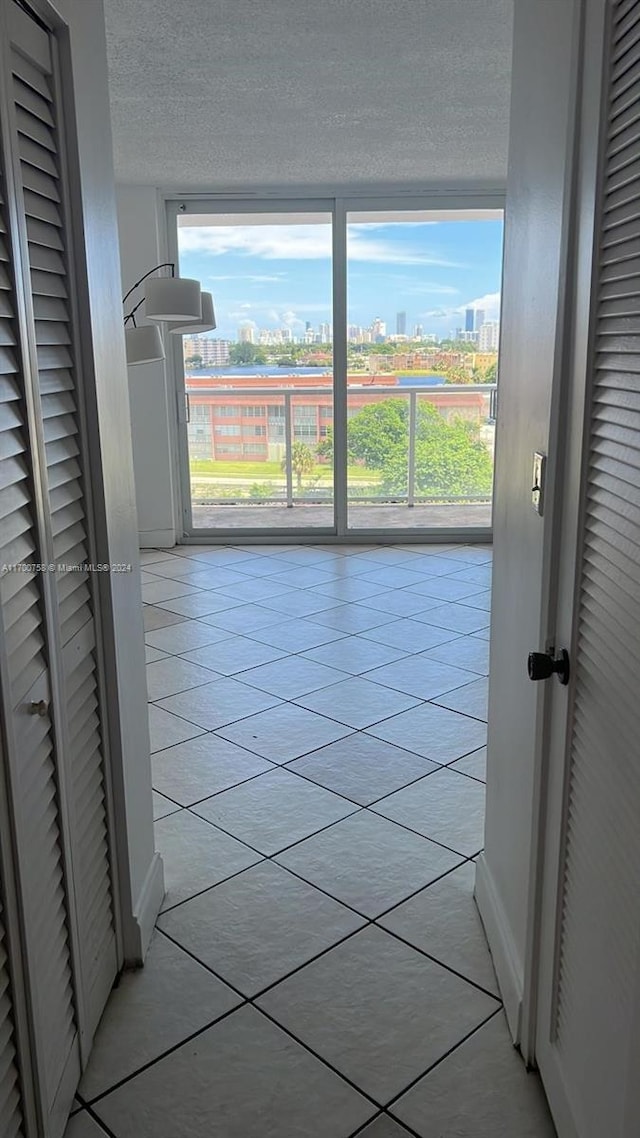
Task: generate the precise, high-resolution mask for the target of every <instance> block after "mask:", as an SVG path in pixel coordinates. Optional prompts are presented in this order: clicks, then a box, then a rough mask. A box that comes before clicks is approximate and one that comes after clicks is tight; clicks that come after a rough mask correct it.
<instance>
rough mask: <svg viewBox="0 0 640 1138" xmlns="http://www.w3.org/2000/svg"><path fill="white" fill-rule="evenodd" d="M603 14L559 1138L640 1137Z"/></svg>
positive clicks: (559, 959)
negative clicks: (602, 58) (602, 57)
mask: <svg viewBox="0 0 640 1138" xmlns="http://www.w3.org/2000/svg"><path fill="white" fill-rule="evenodd" d="M601 8H602V9H604V12H601V13H600V19H601V21H602V16H603V15H604V24H603V23H602V22H601V23H600V25H599V28H600V34H601V39H602V33H603V27H604V42H605V52H604V74H603V83H602V100H601V114H602V119H601V122H602V126H601V132H602V138H601V143H600V146H599V148H598V151H597V155H596V157H595V159H594V167H597V168H598V170H597V172H598V182H599V187H598V190H597V193H596V195H595V199H594V205H595V234H594V240H593V242H592V245H591V251H590V255H591V256H592V271H593V279H592V286H591V314H590V331H589V335H588V348H587V350H586V357H585V358H586V359H587V367H586V390H584V391H583V393H582V396H583V398H582V397H581V398H578V397H577V396H576V397H575V401H576V407H575V408H574V412H575V414H576V415H580V411H581V410H582V411H583V412H584V437H583V453H582V474H581V484H582V501H581V503H580V507H579V516H578V519H577V521H578V525H577V533H578V537H577V542H576V544H575V547H574V548H571V547H572V541H571V539H570V538H569V537H568V536H567V535H564V536H563V540H564V541H565V543H566V545H565V549H566V551H565V554H564V562H565V563H564V564H563V565H562V569H561V588H560V598H561V605H562V604H565V607H566V609H570V604H569V603H568V600H567V598H568V596H569V588H571V591H572V592H573V597H574V608H573V614H571V612H570V611H569V612H567V611H565V612H563V611H560V612H559V614H558V626H559V628H560V629H561V635H563V631H562V628H563V623H564V625H565V627H567V628H568V627H569V626H572V630H571V663H572V673H573V675H572V682H571V687H570V690H569V698H568V705H567V699H566V695H564V694H563V693H562V690H561V689H555V691H554V694H553V702H554V711H553V715H552V720H553V722H552V725H551V733H550V738H551V753H550V767H549V786H550V793H549V808H548V810H549V813H548V817H549V822H548V827H547V838H546V851H545V852H546V858H547V864H546V868H545V879H544V899H543V927H542V943H541V970H540V992H539V1005H538V1034H537V1042H536V1055H537V1060H538V1063H539V1066H540V1069H541V1073H542V1076H543V1080H544V1082H545V1086H546V1089H547V1094H548V1096H549V1100H550V1104H551V1106H552V1109H553V1112H554V1117H555V1121H556V1125H557V1128H558V1133H559V1135H560V1138H602V1136H603V1135H606V1136H607V1138H637V1135H638V1132H639V1131H638V1124H639V1119H640V1071H639V1070H638V1069H637V1055H636V1059H635V1064H636V1066H634V1060H633V1058H632V1057H633V1054H634V1049H637V1046H638V1043H637V1041H638V1039H640V1006H639V1004H638V992H640V0H609V2H608V3H607V4H606V5H602V6H601ZM596 10H597V5H596V4H595V3H590V6H589V8H588V13H589V14H591V13H593V12H596ZM590 30H591V29H590V25H587V31H590ZM587 74H588V77H589V79H591V78H592V77H591V74H590V73H589V72H587ZM587 90H588V88H587ZM588 147H589V142H588V141H587V142H586V143H585V148H586V149H588ZM594 174H595V169H593V170H592V171H591V173H589V170H588V169H586V168H585V167H584V165H583V167H582V171H581V175H580V176H581V177H582V178H587V177H592V181H595V177H593V175H594ZM587 212H588V211H587ZM588 220H589V218H588V217H587V221H588ZM592 229H593V226H592ZM586 340H587V337H586V336H585V342H586ZM579 403H582V408H581V407H580V406H578V404H579ZM578 458H579V456H578ZM567 513H568V514H569V515H570V514H571V508H569V509H568V511H565V515H566V514H567ZM574 532H575V531H574ZM562 559H563V557H562V556H561V560H562ZM562 580H564V587H563V585H562ZM563 598H564V600H563Z"/></svg>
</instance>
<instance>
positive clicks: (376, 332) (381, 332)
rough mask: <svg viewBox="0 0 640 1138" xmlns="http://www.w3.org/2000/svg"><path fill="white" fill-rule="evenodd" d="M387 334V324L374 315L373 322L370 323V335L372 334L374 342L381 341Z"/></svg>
mask: <svg viewBox="0 0 640 1138" xmlns="http://www.w3.org/2000/svg"><path fill="white" fill-rule="evenodd" d="M386 334H387V325H386V323H385V321H384V320H382V319H381V318H380V317H379V316H376V318H375V320H374V321H373V324H372V325H371V335H372V336H373V340H374V343H378V344H380V343H382V341H383V340H384V338H385V336H386Z"/></svg>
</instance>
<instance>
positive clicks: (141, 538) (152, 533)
mask: <svg viewBox="0 0 640 1138" xmlns="http://www.w3.org/2000/svg"><path fill="white" fill-rule="evenodd" d="M138 544H139V546H140V549H173V547H174V545H175V544H176V535H175V531H174V530H172V529H143V530H139V531H138Z"/></svg>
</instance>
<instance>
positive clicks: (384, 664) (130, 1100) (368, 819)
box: [67, 545, 554, 1138]
mask: <svg viewBox="0 0 640 1138" xmlns="http://www.w3.org/2000/svg"><path fill="white" fill-rule="evenodd" d="M142 561H143V596H144V600H145V627H146V629H147V636H146V640H147V659H148V664H147V667H148V686H149V698H150V725H151V745H152V751H153V754H152V765H153V785H154V814H155V818H156V827H157V845H158V848H159V849H160V850H161V851H162V854H163V857H164V861H165V868H166V882H167V895H166V898H165V901H164V905H163V911H162V913H161V916H160V918H159V921H158V929H157V931H156V933H155V936H154V940H153V942H152V946H151V950H150V953H149V957H148V961H147V964H146V967H145V968H144V970H143V971H142V972H140V973H136V974H133V975H126V976H125V977H123V979H122V982H121V984H120V986H119V988H118V989H117V991H116V992H115V993H114V995H113V997H112V1000H111V1002H110V1004H109V1006H108V1008H107V1011H106V1014H105V1017H104V1020H103V1023H102V1025H101V1028H100V1032H99V1035H98V1038H97V1041H96V1048H95V1052H94V1055H93V1057H92V1060H91V1063H90V1065H89V1069H88V1071H87V1072H86V1074H85V1076H84V1079H83V1082H82V1084H81V1087H80V1100H81V1102H82V1105H83V1109H82V1110H80V1112H79V1113H77V1114H76V1115H74V1117H73V1119H72V1121H71V1123H70V1127H69V1130H68V1135H67V1138H99V1136H100V1135H101V1134H102V1135H103V1138H104V1135H105V1134H106V1135H111V1136H112V1138H213V1136H215V1138H352V1136H354V1135H361V1136H362V1138H403V1136H405V1138H406V1136H407V1135H414V1136H418V1138H435V1136H436V1135H437V1136H438V1138H502V1136H504V1138H550V1136H551V1135H553V1133H554V1131H553V1127H552V1125H551V1122H550V1120H549V1116H548V1113H547V1108H546V1105H545V1100H544V1096H543V1094H542V1091H541V1089H540V1085H539V1082H538V1080H537V1077H536V1076H534V1075H528V1074H527V1073H526V1071H525V1068H524V1066H523V1064H522V1062H521V1060H520V1059H519V1057H518V1056H517V1055H516V1053H515V1052H514V1050H513V1048H512V1047H511V1044H510V1040H509V1036H508V1032H507V1028H506V1025H505V1022H504V1017H503V1013H502V1007H501V1003H500V997H499V993H498V988H497V984H496V979H495V975H494V972H493V968H492V964H491V959H490V957H489V953H488V950H487V946H486V942H485V939H484V934H483V931H482V927H481V924H480V920H479V917H478V914H477V911H476V908H475V905H474V902H473V897H472V891H473V882H474V870H475V866H474V863H473V858H474V857H475V856H476V855H477V854H478V852H479V851H480V849H481V848H482V843H483V824H484V779H485V768H486V748H485V743H486V716H487V711H486V700H487V690H486V689H487V679H486V677H487V674H488V668H489V663H488V661H489V644H488V636H489V634H488V626H489V598H490V593H489V586H490V573H491V550H490V548H489V547H487V546H477V547H471V546H438V547H434V546H417V545H412V546H405V547H401V546H397V547H388V546H385V547H381V546H375V547H374V546H351V547H348V548H347V547H329V546H314V547H311V546H307V545H305V546H299V547H296V546H292V545H288V546H284V545H283V546H268V547H267V546H260V547H258V546H254V547H251V546H238V547H234V548H228V547H225V548H221V547H210V548H207V547H203V546H190V547H181V548H179V549H177V550H175V551H173V552H171V553H167V552H160V551H153V550H150V551H147V552H145V553H143V555H142Z"/></svg>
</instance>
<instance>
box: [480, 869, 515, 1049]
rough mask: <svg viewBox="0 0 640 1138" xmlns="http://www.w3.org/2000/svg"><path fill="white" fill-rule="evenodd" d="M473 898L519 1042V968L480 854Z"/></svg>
mask: <svg viewBox="0 0 640 1138" xmlns="http://www.w3.org/2000/svg"><path fill="white" fill-rule="evenodd" d="M475 899H476V904H477V906H478V910H479V912H480V916H481V918H482V923H483V925H484V931H485V934H486V937H487V940H488V942H489V948H490V950H491V956H492V957H493V966H494V968H495V971H496V976H497V978H498V986H499V988H500V994H501V996H502V999H503V1002H504V1010H505V1013H506V1016H507V1021H508V1023H509V1029H510V1031H511V1035H512V1038H513V1042H514V1043H515V1044H519V1042H520V1033H521V1017H522V999H523V993H524V979H523V973H522V967H521V965H520V963H519V960H518V954H517V951H516V947H515V944H514V942H513V937H512V935H511V929H510V927H509V924H508V922H507V919H506V916H505V912H504V908H503V906H502V901H501V899H500V895H499V893H498V890H497V888H496V885H495V882H494V879H493V877H492V875H491V871H490V869H489V867H488V865H487V863H486V861H485V858H484V855H483V854H481V855H480V857H479V858H478V859H477V863H476V887H475Z"/></svg>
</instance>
